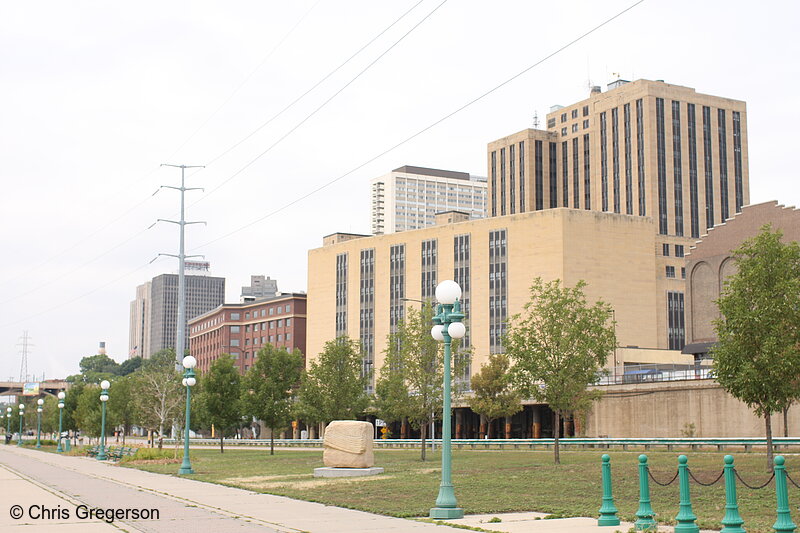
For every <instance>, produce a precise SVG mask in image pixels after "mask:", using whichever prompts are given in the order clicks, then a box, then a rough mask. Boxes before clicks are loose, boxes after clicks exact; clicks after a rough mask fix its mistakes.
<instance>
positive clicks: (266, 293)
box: [241, 276, 278, 303]
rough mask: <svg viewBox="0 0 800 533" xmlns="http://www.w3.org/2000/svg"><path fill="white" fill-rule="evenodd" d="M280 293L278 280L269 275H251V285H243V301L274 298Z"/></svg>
mask: <svg viewBox="0 0 800 533" xmlns="http://www.w3.org/2000/svg"><path fill="white" fill-rule="evenodd" d="M277 294H278V280H276V279H272V278H270V277H269V276H266V277H265V276H250V285H249V286H245V287H242V295H241V302H242V303H246V302H254V301H256V300H258V299H260V298H274V297H275V296H277Z"/></svg>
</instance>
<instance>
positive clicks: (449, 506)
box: [430, 280, 467, 520]
mask: <svg viewBox="0 0 800 533" xmlns="http://www.w3.org/2000/svg"><path fill="white" fill-rule="evenodd" d="M459 298H461V287H459V286H458V283H456V282H455V281H453V280H445V281H443V282H441V283H440V284H439V285H437V286H436V301H437V302H439V305H438V306H437V309H436V316H435V317H433V323H434V324H435V325H434V326H433V328H431V335H432V336H433V338H434V339H436V340H437V341H440V342H442V341H443V342H444V387H443V388H444V390H443V396H444V397H443V398H442V400H443V405H442V482H441V484H440V485H439V496H438V497H437V498H436V507H433V508H431V512H430V517H431V518H436V519H439V520H448V519H454V518H463V517H464V509H462V508H460V507H459V506H458V502H457V501H456V493H455V490H454V488H453V482H452V479H451V469H452V457H451V452H452V450H451V445H450V433H451V427H450V425H451V423H450V381H451V375H450V367H451V348H452V342H453V339H460V338H462V337H463V336H464V335H465V334H466V332H467V330H466V327H465V326H464V323H463V322H462V320H463V319H464V313H462V312H461V303H460V302H459Z"/></svg>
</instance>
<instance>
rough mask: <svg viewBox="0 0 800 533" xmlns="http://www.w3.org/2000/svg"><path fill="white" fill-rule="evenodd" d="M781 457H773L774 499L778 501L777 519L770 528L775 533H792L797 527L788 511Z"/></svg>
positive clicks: (784, 471)
mask: <svg viewBox="0 0 800 533" xmlns="http://www.w3.org/2000/svg"><path fill="white" fill-rule="evenodd" d="M784 463H785V459H784V458H783V456H782V455H778V456H777V457H775V497H776V499H777V500H778V519H777V520H775V524H774V525H773V526H772V529H774V530H775V531H776V532H777V533H793V532H794V530H795V529H797V525H796V524H795V523H794V522H792V515H791V512H790V511H789V491H788V490H787V487H786V466H784Z"/></svg>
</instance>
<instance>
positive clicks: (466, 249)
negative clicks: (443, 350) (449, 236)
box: [453, 233, 472, 390]
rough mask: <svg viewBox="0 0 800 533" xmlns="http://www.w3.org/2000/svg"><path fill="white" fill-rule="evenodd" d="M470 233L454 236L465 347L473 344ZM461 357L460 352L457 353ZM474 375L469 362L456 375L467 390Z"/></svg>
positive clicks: (462, 343)
mask: <svg viewBox="0 0 800 533" xmlns="http://www.w3.org/2000/svg"><path fill="white" fill-rule="evenodd" d="M470 247H471V243H470V235H469V233H467V234H464V235H456V236H455V237H454V238H453V281H455V282H456V283H458V285H459V286H460V287H461V311H462V312H463V313H464V315H466V316H465V318H464V326H465V327H466V328H467V332H466V334H465V335H464V338H463V339H462V341H461V346H462V347H463V348H465V349H466V348H469V347H470V346H471V345H472V339H471V335H470V316H471V314H472V313H471V312H470V310H471V303H472V302H471V298H470V293H471V287H472V282H471V277H470V275H471V273H470ZM456 357H459V354H456ZM471 375H472V371H471V365H470V364H469V363H467V365H466V368H465V370H464V373H463V374H462V375H460V376H456V381H457V382H460V385H463V386H464V387H465V388H466V389H467V390H469V378H470V376H471Z"/></svg>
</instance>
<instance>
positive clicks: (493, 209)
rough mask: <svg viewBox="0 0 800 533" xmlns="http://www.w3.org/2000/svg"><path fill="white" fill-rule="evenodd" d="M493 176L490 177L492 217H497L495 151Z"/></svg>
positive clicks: (492, 164)
mask: <svg viewBox="0 0 800 533" xmlns="http://www.w3.org/2000/svg"><path fill="white" fill-rule="evenodd" d="M491 160H492V163H491V167H492V168H491V172H490V174H491V176H490V177H489V179H490V180H492V195H491V196H492V198H491V201H492V216H493V217H496V216H497V152H496V151H493V152H492V155H491Z"/></svg>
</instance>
